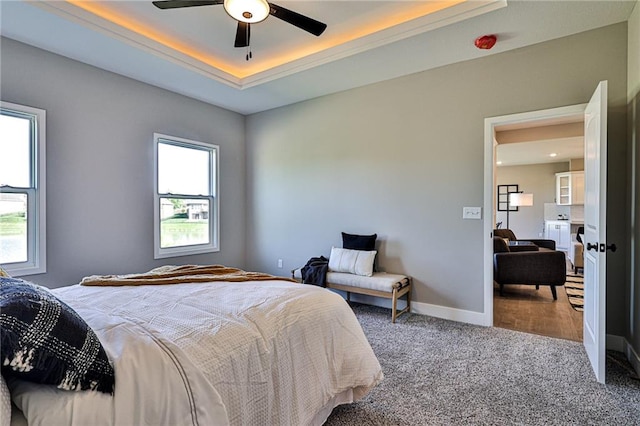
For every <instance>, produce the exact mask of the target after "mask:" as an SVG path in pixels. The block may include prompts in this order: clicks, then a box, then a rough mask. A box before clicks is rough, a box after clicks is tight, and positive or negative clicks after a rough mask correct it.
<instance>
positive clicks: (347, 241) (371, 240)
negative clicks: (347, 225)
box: [342, 232, 378, 251]
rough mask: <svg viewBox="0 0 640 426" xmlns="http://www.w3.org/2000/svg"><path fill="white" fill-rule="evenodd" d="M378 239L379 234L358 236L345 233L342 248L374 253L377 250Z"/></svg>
mask: <svg viewBox="0 0 640 426" xmlns="http://www.w3.org/2000/svg"><path fill="white" fill-rule="evenodd" d="M376 238H378V234H373V235H356V234H347V233H346V232H343V233H342V248H345V249H349V250H365V251H372V250H375V249H376Z"/></svg>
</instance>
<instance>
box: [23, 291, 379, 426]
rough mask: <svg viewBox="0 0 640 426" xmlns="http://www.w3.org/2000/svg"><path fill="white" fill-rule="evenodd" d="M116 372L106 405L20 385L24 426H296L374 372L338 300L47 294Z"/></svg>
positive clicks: (369, 382) (245, 294)
mask: <svg viewBox="0 0 640 426" xmlns="http://www.w3.org/2000/svg"><path fill="white" fill-rule="evenodd" d="M55 293H56V294H57V295H58V297H60V298H61V299H62V300H64V301H65V302H67V303H68V304H69V305H70V306H71V307H73V308H74V309H75V310H76V311H77V312H78V313H79V314H80V315H81V316H82V317H83V318H84V319H85V320H86V321H87V323H89V325H90V326H91V327H92V328H93V329H94V330H95V331H96V333H97V335H98V337H99V338H100V340H101V342H102V344H103V345H104V347H105V349H106V351H107V354H108V355H109V358H110V359H111V360H112V361H113V363H114V368H115V373H116V387H115V393H114V395H113V396H109V395H104V394H99V393H96V392H68V391H62V390H58V389H56V388H55V387H51V386H42V385H34V384H30V383H26V382H16V383H14V384H13V389H12V396H13V400H14V402H15V403H16V405H18V407H19V408H20V409H21V410H22V411H23V413H24V414H25V416H26V418H27V420H28V421H29V424H30V425H55V424H61V425H82V426H84V425H102V424H104V425H142V424H153V425H156V424H165V425H203V426H204V425H227V424H230V425H306V424H314V423H318V422H323V421H324V420H325V419H326V416H327V415H328V414H329V413H330V410H331V408H333V407H334V406H335V405H337V404H339V403H345V402H352V401H353V400H357V399H359V398H361V397H362V396H364V395H365V394H366V393H367V392H368V391H369V390H370V389H371V388H372V387H373V386H375V385H376V384H377V383H378V382H379V381H380V380H381V379H382V371H381V368H380V364H379V363H378V360H377V359H376V357H375V355H374V354H373V351H372V349H371V347H370V346H369V343H368V342H367V339H366V337H365V336H364V333H363V332H362V328H361V327H360V324H359V323H358V321H357V319H356V317H355V315H354V314H353V312H352V311H351V309H350V308H349V306H348V305H347V304H346V302H344V300H343V299H342V298H341V297H340V296H338V295H336V294H334V293H332V292H330V291H328V290H325V289H322V288H318V287H314V286H309V285H300V284H294V283H290V282H286V281H249V282H236V283H229V282H213V283H203V284H176V285H167V286H133V287H83V286H78V285H76V286H72V287H66V288H61V289H56V290H55Z"/></svg>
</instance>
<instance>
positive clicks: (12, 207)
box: [0, 102, 47, 276]
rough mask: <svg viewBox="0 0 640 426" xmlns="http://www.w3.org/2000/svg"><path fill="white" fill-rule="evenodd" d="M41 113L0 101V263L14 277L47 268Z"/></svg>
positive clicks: (44, 114) (40, 271)
mask: <svg viewBox="0 0 640 426" xmlns="http://www.w3.org/2000/svg"><path fill="white" fill-rule="evenodd" d="M45 116H46V112H45V111H44V110H41V109H37V108H31V107H26V106H22V105H16V104H11V103H8V102H0V264H2V267H3V268H4V269H6V270H7V272H9V273H10V274H11V275H13V276H20V275H30V274H41V273H44V272H46V271H47V268H46V265H47V262H46V243H45V236H46V223H45V219H46V212H45V121H46V120H45Z"/></svg>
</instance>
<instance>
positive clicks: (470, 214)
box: [462, 207, 482, 219]
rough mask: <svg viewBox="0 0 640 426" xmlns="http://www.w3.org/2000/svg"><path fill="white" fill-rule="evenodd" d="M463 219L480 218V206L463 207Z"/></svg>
mask: <svg viewBox="0 0 640 426" xmlns="http://www.w3.org/2000/svg"><path fill="white" fill-rule="evenodd" d="M462 218H463V219H482V207H463V208H462Z"/></svg>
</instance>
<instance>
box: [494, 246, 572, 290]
mask: <svg viewBox="0 0 640 426" xmlns="http://www.w3.org/2000/svg"><path fill="white" fill-rule="evenodd" d="M566 275H567V264H566V260H565V254H564V252H562V251H556V250H549V249H546V248H540V249H539V250H536V251H518V252H513V251H511V250H510V249H509V245H508V244H507V243H506V242H505V241H504V240H503V239H502V238H501V237H498V236H494V237H493V280H494V281H495V282H497V283H498V285H499V286H500V296H502V295H503V287H504V285H505V284H520V285H522V284H525V285H526V284H528V285H535V286H536V290H537V289H539V288H540V286H541V285H548V286H549V287H550V288H551V294H552V295H553V300H558V295H557V293H556V287H555V286H558V285H564V283H565V280H566Z"/></svg>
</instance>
